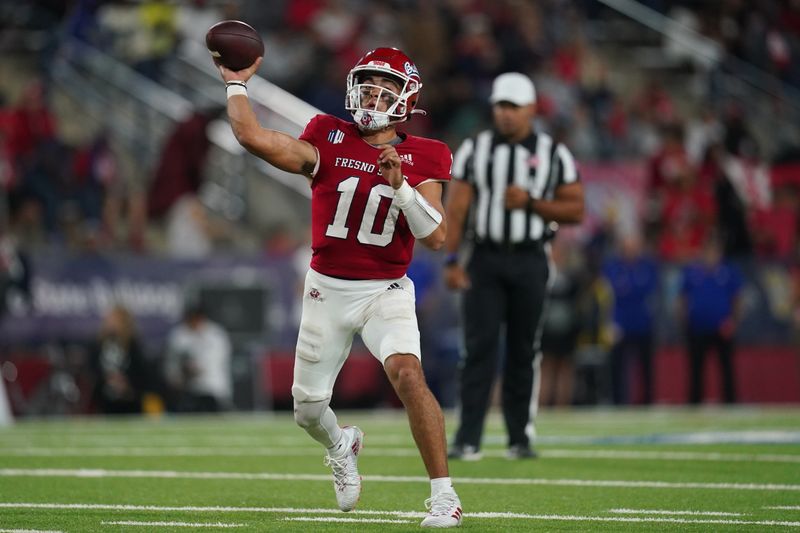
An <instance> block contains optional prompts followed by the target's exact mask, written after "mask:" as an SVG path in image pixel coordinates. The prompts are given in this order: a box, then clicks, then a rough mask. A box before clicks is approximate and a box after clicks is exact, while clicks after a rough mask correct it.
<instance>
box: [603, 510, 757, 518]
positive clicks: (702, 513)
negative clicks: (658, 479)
mask: <svg viewBox="0 0 800 533" xmlns="http://www.w3.org/2000/svg"><path fill="white" fill-rule="evenodd" d="M608 512H609V513H618V514H675V515H692V516H743V513H726V512H724V511H670V510H668V509H609V510H608Z"/></svg>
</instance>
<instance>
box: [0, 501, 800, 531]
mask: <svg viewBox="0 0 800 533" xmlns="http://www.w3.org/2000/svg"><path fill="white" fill-rule="evenodd" d="M0 507H4V508H28V509H30V508H33V509H103V510H126V511H130V510H139V511H163V512H174V511H189V512H198V511H207V512H217V513H218V512H250V513H253V512H262V513H292V514H341V512H340V511H339V510H336V509H297V508H293V507H285V508H282V507H159V506H153V505H111V504H50V503H0ZM350 513H351V514H353V515H383V516H396V517H398V518H421V517H424V516H427V515H426V513H422V512H417V511H375V510H368V511H356V510H354V511H350ZM464 517H465V518H478V519H480V518H520V519H526V520H560V521H569V522H583V521H586V522H632V523H644V522H647V523H672V524H725V525H756V526H785V527H798V526H800V522H785V521H777V520H714V519H690V518H671V517H628V516H624V517H623V516H581V515H550V514H527V513H492V512H477V513H464ZM322 520H323V518H322V517H320V521H322ZM324 520H325V521H329V520H331V518H324ZM343 520H347V519H343ZM340 521H341V520H340ZM148 524H154V522H150V523H148ZM166 524H170V525H174V524H175V523H174V522H166ZM237 526H238V525H237ZM187 527H189V526H187ZM208 527H210V526H208Z"/></svg>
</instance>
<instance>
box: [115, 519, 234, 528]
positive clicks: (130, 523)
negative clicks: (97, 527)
mask: <svg viewBox="0 0 800 533" xmlns="http://www.w3.org/2000/svg"><path fill="white" fill-rule="evenodd" d="M100 523H101V524H103V525H107V526H158V527H242V526H244V525H245V524H226V523H225V522H213V523H212V522H138V521H135V520H114V521H113V522H107V521H105V520H104V521H102V522H100Z"/></svg>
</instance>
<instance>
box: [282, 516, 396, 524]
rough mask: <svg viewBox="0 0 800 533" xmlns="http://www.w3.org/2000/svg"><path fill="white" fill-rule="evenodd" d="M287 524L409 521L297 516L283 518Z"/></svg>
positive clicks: (391, 522) (392, 522)
mask: <svg viewBox="0 0 800 533" xmlns="http://www.w3.org/2000/svg"><path fill="white" fill-rule="evenodd" d="M284 520H285V521H287V522H349V523H353V524H367V523H369V524H410V523H411V520H390V519H388V518H336V517H333V516H315V517H312V516H298V517H292V518H289V517H287V518H284Z"/></svg>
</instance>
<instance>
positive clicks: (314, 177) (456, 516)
mask: <svg viewBox="0 0 800 533" xmlns="http://www.w3.org/2000/svg"><path fill="white" fill-rule="evenodd" d="M260 63H261V58H259V59H258V60H257V61H256V62H255V63H254V64H253V65H252V66H250V67H249V68H246V69H244V70H241V71H237V72H234V71H231V70H229V69H227V68H225V67H222V66H220V67H219V68H220V72H221V74H222V79H223V80H224V81H225V83H226V91H227V96H228V117H229V119H230V123H231V128H232V129H233V133H234V135H235V136H236V139H237V140H238V141H239V143H240V144H241V145H242V146H243V147H244V148H246V149H247V150H248V151H249V152H251V153H252V154H254V155H256V156H258V157H260V158H262V159H264V160H265V161H267V162H268V163H270V164H271V165H274V166H275V167H277V168H280V169H282V170H285V171H288V172H292V173H295V174H301V175H303V176H305V177H306V178H307V179H308V180H309V183H310V186H311V191H312V196H311V218H312V221H311V223H312V245H311V246H312V251H313V254H312V259H311V265H310V268H309V270H308V274H307V275H306V280H305V289H304V295H303V315H302V320H301V323H300V333H299V335H298V339H297V348H296V351H295V366H294V383H293V385H292V396H293V397H294V417H295V420H296V421H297V423H298V425H300V426H301V427H302V428H304V429H305V430H306V432H308V434H309V435H310V436H311V437H312V438H313V439H314V440H316V441H318V442H319V443H320V444H322V445H323V446H324V447H325V448H326V456H325V463H326V464H327V465H329V466H330V467H331V468H332V469H333V486H334V489H335V492H336V499H337V502H338V504H339V508H340V509H341V510H342V511H350V510H352V509H353V508H354V507H355V506H356V503H357V502H358V498H359V495H360V493H361V476H359V474H358V465H357V460H358V454H359V452H360V451H361V447H362V443H363V440H364V434H363V432H362V431H361V430H360V429H359V428H357V427H355V426H345V427H340V426H339V424H338V422H337V419H336V415H335V414H334V413H333V411H332V410H331V408H330V406H329V403H330V399H331V393H332V390H333V385H334V382H335V380H336V376H337V375H338V373H339V371H340V370H341V368H342V365H343V364H344V362H345V359H346V358H347V356H348V355H349V353H350V347H351V344H352V340H353V336H354V335H355V334H359V335H360V336H361V338H362V340H363V341H364V344H365V345H366V346H367V348H368V349H369V350H370V352H371V353H372V354H373V355H374V356H375V357H376V358H377V359H378V360H379V361H380V362H381V363H382V364H383V368H384V370H385V371H386V375H387V376H388V378H389V381H390V382H391V384H392V386H393V387H394V389H395V391H396V392H397V395H398V396H399V397H400V400H401V401H402V402H403V405H404V406H405V408H406V412H407V414H408V420H409V425H410V426H411V432H412V434H413V437H414V440H415V442H416V444H417V448H418V449H419V452H420V455H421V456H422V460H423V462H424V464H425V468H426V469H427V471H428V475H429V476H430V478H431V497H430V498H429V499H428V500H426V502H425V504H426V507H427V508H428V515H427V516H426V517H425V519H423V521H422V523H421V525H422V526H423V527H455V526H458V525H460V524H461V514H462V511H461V502H460V501H459V499H458V496H457V495H456V493H455V490H454V489H453V486H452V482H451V480H450V477H449V473H448V466H447V455H446V444H445V433H444V419H443V417H442V411H441V408H440V407H439V404H438V403H437V401H436V399H435V398H434V397H433V394H431V392H430V390H429V389H428V386H427V385H426V383H425V377H424V375H423V373H422V366H421V364H420V358H421V353H420V340H419V328H418V326H417V318H416V315H415V310H414V285H413V283H412V282H411V280H410V279H409V278H408V277H407V276H406V270H407V268H408V265H409V263H410V261H411V255H412V252H413V248H414V242H415V240H419V241H421V242H422V243H423V244H424V245H425V246H428V247H430V248H432V249H438V248H440V247H441V246H442V244H443V242H444V237H445V233H446V230H447V226H446V222H445V220H444V216H443V212H444V209H443V208H442V201H441V197H442V183H443V182H446V181H448V180H449V179H450V167H451V165H452V156H451V154H450V150H449V149H448V148H447V146H446V145H445V144H444V143H441V142H438V141H434V140H431V139H425V138H422V137H415V136H412V135H405V134H403V133H399V132H397V131H396V129H395V128H396V126H397V124H398V123H400V122H403V121H405V120H407V119H408V118H409V117H410V116H411V115H412V114H413V113H420V112H421V111H419V110H417V109H416V105H417V100H418V98H419V94H420V89H421V88H422V83H421V80H420V76H419V72H418V71H417V67H416V66H415V65H414V63H413V62H412V61H411V59H409V58H408V56H406V55H405V54H404V53H403V52H401V51H400V50H398V49H396V48H378V49H375V50H372V51H371V52H369V53H367V54H366V55H365V56H364V57H362V58H361V59H360V60H359V61H358V62H357V63H356V65H355V66H354V67H353V68H352V70H350V73H349V75H348V76H347V95H346V100H345V107H346V109H347V110H349V111H350V112H351V114H352V116H353V122H350V121H343V120H341V119H338V118H336V117H333V116H330V115H317V116H315V117H314V118H312V119H311V121H310V122H309V123H308V125H307V126H306V128H305V130H304V131H303V133H302V134H301V135H300V138H299V139H295V138H294V137H291V136H289V135H287V134H284V133H282V132H279V131H275V130H269V129H264V128H262V127H261V126H260V125H259V124H258V121H257V119H256V117H255V114H254V113H253V110H252V108H251V106H250V103H249V101H248V99H247V88H246V83H247V81H248V80H249V79H250V77H251V76H253V74H254V73H255V72H256V70H257V69H258V66H259V65H260Z"/></svg>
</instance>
